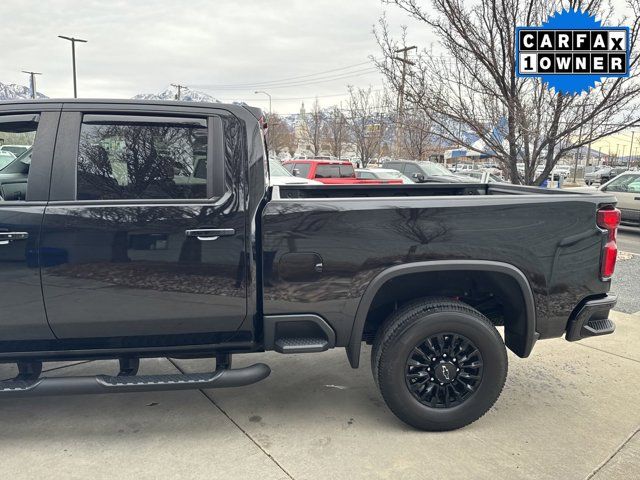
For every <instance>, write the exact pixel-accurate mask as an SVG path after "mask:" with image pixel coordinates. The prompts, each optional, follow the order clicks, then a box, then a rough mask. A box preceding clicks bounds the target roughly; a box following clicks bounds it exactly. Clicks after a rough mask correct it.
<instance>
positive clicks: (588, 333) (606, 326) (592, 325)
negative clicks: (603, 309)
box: [582, 318, 616, 337]
mask: <svg viewBox="0 0 640 480" xmlns="http://www.w3.org/2000/svg"><path fill="white" fill-rule="evenodd" d="M615 329H616V324H615V323H613V322H612V321H611V320H609V319H608V318H601V319H598V320H593V319H591V320H589V321H588V322H587V323H585V324H584V325H583V326H582V336H583V337H596V336H599V335H608V334H610V333H613V332H614V331H615Z"/></svg>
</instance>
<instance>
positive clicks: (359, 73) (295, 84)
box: [194, 67, 378, 91]
mask: <svg viewBox="0 0 640 480" xmlns="http://www.w3.org/2000/svg"><path fill="white" fill-rule="evenodd" d="M377 71H378V69H377V68H375V67H372V68H365V69H363V70H356V71H354V72H349V73H343V74H341V75H333V76H330V77H325V78H318V79H315V80H301V81H298V82H291V83H286V84H278V85H271V86H269V87H268V88H269V89H270V90H271V89H274V88H290V87H302V86H306V85H316V84H318V83H327V82H333V81H336V80H343V79H346V78H353V77H361V76H364V75H368V74H370V73H375V72H377ZM194 87H195V88H206V89H208V90H221V91H231V90H247V87H226V88H221V87H214V86H213V85H194ZM256 88H258V87H257V86H256Z"/></svg>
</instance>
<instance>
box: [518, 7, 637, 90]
mask: <svg viewBox="0 0 640 480" xmlns="http://www.w3.org/2000/svg"><path fill="white" fill-rule="evenodd" d="M516 76H518V77H540V78H542V80H543V81H544V82H545V83H546V84H547V86H548V88H550V89H551V88H553V89H555V91H556V92H562V93H567V94H579V93H582V92H586V91H588V90H589V89H590V88H592V87H594V86H595V85H596V82H599V81H600V80H601V79H602V78H603V77H628V76H629V27H608V26H603V25H602V23H601V22H600V21H599V20H597V19H596V18H595V17H594V16H592V15H590V14H589V13H588V12H587V11H578V10H562V11H560V12H558V13H556V14H554V15H552V16H550V17H549V18H548V19H547V21H546V22H544V23H543V24H542V25H541V26H539V27H533V26H527V27H524V26H523V27H516Z"/></svg>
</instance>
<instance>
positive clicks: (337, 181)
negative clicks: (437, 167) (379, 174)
mask: <svg viewBox="0 0 640 480" xmlns="http://www.w3.org/2000/svg"><path fill="white" fill-rule="evenodd" d="M282 165H283V166H284V168H285V169H287V170H288V171H289V172H290V173H291V174H292V175H294V176H296V177H301V178H308V179H310V180H316V181H318V182H321V183H324V184H327V185H345V184H346V185H348V184H371V185H375V184H382V183H390V184H401V183H402V180H400V179H389V180H380V179H361V178H358V177H356V172H355V169H354V168H353V164H352V163H351V162H347V161H340V160H321V159H301V160H295V159H294V160H287V161H286V162H283V163H282Z"/></svg>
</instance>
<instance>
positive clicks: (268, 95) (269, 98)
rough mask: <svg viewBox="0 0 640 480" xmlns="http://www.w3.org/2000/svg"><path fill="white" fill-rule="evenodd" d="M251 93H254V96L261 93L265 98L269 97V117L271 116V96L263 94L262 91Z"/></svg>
mask: <svg viewBox="0 0 640 480" xmlns="http://www.w3.org/2000/svg"><path fill="white" fill-rule="evenodd" d="M253 93H255V94H258V93H263V94H265V95H266V96H267V97H269V115H271V95H269V94H268V93H267V92H264V91H262V90H256V91H255V92H253Z"/></svg>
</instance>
